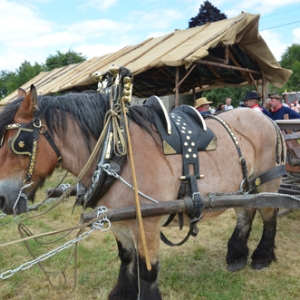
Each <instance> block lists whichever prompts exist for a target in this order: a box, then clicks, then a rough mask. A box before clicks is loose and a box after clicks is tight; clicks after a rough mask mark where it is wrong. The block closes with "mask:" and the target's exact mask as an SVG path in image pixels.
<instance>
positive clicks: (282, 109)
mask: <svg viewBox="0 0 300 300" xmlns="http://www.w3.org/2000/svg"><path fill="white" fill-rule="evenodd" d="M270 99H271V100H270V106H271V113H270V115H269V117H270V118H271V119H272V120H284V119H285V115H287V116H288V119H300V114H299V113H298V112H296V111H294V110H292V109H291V108H290V107H288V106H284V105H283V104H282V99H281V96H280V95H278V94H275V95H271V96H270Z"/></svg>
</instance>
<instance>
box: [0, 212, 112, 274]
mask: <svg viewBox="0 0 300 300" xmlns="http://www.w3.org/2000/svg"><path fill="white" fill-rule="evenodd" d="M107 212H108V209H107V208H106V207H105V206H100V207H98V212H97V218H98V217H99V216H100V215H102V214H104V213H107ZM91 227H92V229H91V230H90V231H87V232H83V233H82V234H80V235H79V236H78V237H77V238H75V239H73V240H70V241H68V242H66V243H65V244H64V245H62V246H59V247H57V248H55V249H53V250H51V251H49V252H48V253H45V254H42V255H41V256H39V257H37V258H36V259H34V260H32V261H29V262H26V263H24V264H22V265H20V266H19V267H18V268H16V269H13V270H8V271H5V272H3V273H1V274H0V279H7V278H9V277H11V276H13V275H14V274H15V273H17V272H19V271H23V270H27V269H29V268H31V267H32V266H34V265H35V264H37V263H39V262H42V261H44V260H46V259H48V258H50V257H52V256H54V255H55V254H57V253H59V252H61V251H63V250H65V249H68V248H70V247H71V246H73V245H74V244H75V243H77V242H79V241H82V240H84V239H86V238H87V237H88V236H89V235H90V234H91V233H92V232H93V231H95V230H101V231H103V232H105V231H107V230H109V229H110V227H111V222H110V221H109V219H108V218H107V216H105V217H103V218H102V219H99V220H97V221H95V222H94V223H92V226H91Z"/></svg>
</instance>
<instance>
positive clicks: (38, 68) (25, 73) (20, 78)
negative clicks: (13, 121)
mask: <svg viewBox="0 0 300 300" xmlns="http://www.w3.org/2000/svg"><path fill="white" fill-rule="evenodd" d="M44 70H45V67H44V65H40V64H38V63H35V64H34V65H31V64H30V62H28V61H26V60H25V61H24V62H23V63H22V64H21V66H20V67H19V68H18V69H16V71H15V72H9V71H1V73H0V97H1V98H4V97H6V96H7V95H9V94H10V93H12V92H13V91H15V90H16V89H18V88H19V87H21V86H22V85H23V84H24V83H26V82H28V81H29V80H31V79H32V78H33V77H35V76H37V75H38V74H39V73H40V72H42V71H44Z"/></svg>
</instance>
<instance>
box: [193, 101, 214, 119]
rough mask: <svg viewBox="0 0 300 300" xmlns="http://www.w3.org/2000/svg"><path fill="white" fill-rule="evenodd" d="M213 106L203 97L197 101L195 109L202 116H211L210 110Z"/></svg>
mask: <svg viewBox="0 0 300 300" xmlns="http://www.w3.org/2000/svg"><path fill="white" fill-rule="evenodd" d="M211 104H212V102H211V101H208V100H207V99H206V98H205V97H202V98H199V99H197V100H196V104H195V108H196V109H197V110H198V112H199V113H200V114H201V115H209V114H210V112H209V108H210V105H211Z"/></svg>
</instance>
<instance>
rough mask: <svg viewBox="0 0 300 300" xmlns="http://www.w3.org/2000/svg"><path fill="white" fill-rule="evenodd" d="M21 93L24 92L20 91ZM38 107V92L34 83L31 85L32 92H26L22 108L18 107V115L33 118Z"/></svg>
mask: <svg viewBox="0 0 300 300" xmlns="http://www.w3.org/2000/svg"><path fill="white" fill-rule="evenodd" d="M19 90H20V89H19ZM19 90H18V93H19ZM21 90H22V89H21ZM23 91H24V90H23ZM24 92H25V91H24ZM20 93H22V94H23V92H22V91H20ZM36 109H38V103H37V93H36V88H35V86H34V85H33V84H32V85H31V87H30V92H29V93H28V94H26V92H25V98H24V100H23V102H22V104H21V106H20V108H19V109H18V111H17V113H16V115H17V116H19V117H22V118H33V114H34V111H35V110H36Z"/></svg>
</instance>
